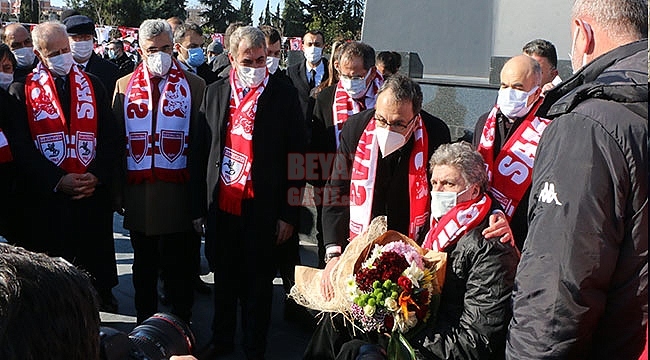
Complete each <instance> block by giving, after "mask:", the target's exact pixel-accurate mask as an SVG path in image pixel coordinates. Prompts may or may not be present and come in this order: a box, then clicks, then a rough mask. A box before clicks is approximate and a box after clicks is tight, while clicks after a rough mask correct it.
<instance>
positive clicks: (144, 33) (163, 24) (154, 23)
mask: <svg viewBox="0 0 650 360" xmlns="http://www.w3.org/2000/svg"><path fill="white" fill-rule="evenodd" d="M160 34H167V35H168V36H169V41H171V42H174V33H173V32H172V27H171V25H169V23H168V22H167V20H163V19H149V20H145V21H143V22H142V24H140V29H139V30H138V39H139V40H140V42H142V41H143V40H151V39H153V38H155V37H156V36H158V35H160Z"/></svg>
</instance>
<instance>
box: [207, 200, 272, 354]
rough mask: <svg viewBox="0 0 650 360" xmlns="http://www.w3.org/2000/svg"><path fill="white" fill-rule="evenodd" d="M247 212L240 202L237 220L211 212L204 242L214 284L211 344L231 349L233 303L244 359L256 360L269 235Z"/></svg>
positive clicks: (268, 277)
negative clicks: (241, 336) (208, 243)
mask: <svg viewBox="0 0 650 360" xmlns="http://www.w3.org/2000/svg"><path fill="white" fill-rule="evenodd" d="M253 207H254V201H253V200H251V201H244V202H243V204H242V216H235V215H232V214H227V213H224V212H222V211H220V210H215V211H213V212H212V213H213V214H212V215H211V216H210V217H209V218H208V222H207V228H206V232H207V233H206V238H207V240H206V241H211V242H213V245H214V246H210V247H209V249H210V250H209V251H210V252H211V254H210V256H211V258H212V259H213V261H212V264H211V265H212V267H213V271H214V284H215V291H214V308H215V310H214V319H213V322H212V330H213V339H212V340H213V342H214V343H216V344H224V345H230V344H233V343H234V336H235V330H236V325H237V322H236V321H237V305H238V303H239V305H240V306H241V327H242V332H243V337H244V338H243V341H242V343H243V348H244V353H245V354H246V356H247V358H248V359H261V358H263V357H264V353H265V351H266V343H267V335H268V330H269V324H270V319H271V305H272V298H273V278H274V276H275V270H276V269H275V262H274V258H273V256H274V252H273V247H274V243H275V235H274V231H272V230H271V229H270V226H269V224H264V223H262V220H261V219H259V218H257V217H256V216H254V215H253V214H254V209H253ZM215 212H216V214H214V213H215ZM210 219H214V221H210Z"/></svg>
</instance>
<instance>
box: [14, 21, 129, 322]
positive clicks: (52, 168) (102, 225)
mask: <svg viewBox="0 0 650 360" xmlns="http://www.w3.org/2000/svg"><path fill="white" fill-rule="evenodd" d="M32 37H33V39H34V49H35V50H36V52H37V56H38V58H39V60H40V63H39V65H38V66H37V67H36V71H35V72H34V73H32V74H31V75H30V76H28V77H27V79H26V82H25V94H26V98H27V99H26V104H27V119H24V118H23V119H19V120H21V121H15V122H14V126H15V131H14V136H13V138H10V139H9V140H10V141H11V142H10V145H11V147H12V152H13V155H14V159H15V162H16V166H17V168H18V171H20V173H21V176H22V177H21V179H24V181H23V183H22V184H21V186H23V187H24V189H28V190H29V191H24V194H26V195H25V199H24V204H25V205H24V206H25V208H26V211H27V212H30V214H31V215H32V217H33V219H35V221H36V224H37V226H31V227H29V228H27V229H25V230H24V231H25V233H26V236H25V237H24V238H25V239H28V240H30V241H29V242H28V243H25V244H20V245H22V246H24V247H25V248H28V249H30V250H33V251H38V252H47V253H48V254H50V255H52V256H63V257H64V258H66V259H67V260H68V261H70V262H72V263H73V264H75V265H77V266H78V267H80V268H83V269H84V270H86V271H87V272H88V273H89V274H90V275H91V276H92V279H93V285H94V286H95V288H96V289H97V291H98V293H99V296H100V300H101V303H102V309H103V310H105V311H116V310H117V303H116V300H115V298H114V297H113V295H112V293H111V288H112V287H114V286H115V285H117V268H116V264H115V246H114V245H115V244H114V241H113V211H112V208H111V197H110V186H111V184H112V181H113V180H114V179H113V170H114V169H115V168H116V167H117V165H118V162H117V160H118V156H119V154H120V153H121V151H120V150H121V149H120V135H119V131H118V129H117V124H116V121H115V119H114V118H113V114H112V112H111V108H110V100H109V96H108V94H107V93H106V90H105V88H104V86H103V85H102V84H101V82H100V80H99V79H98V78H97V77H95V76H94V75H92V74H87V73H84V72H83V71H80V70H79V69H78V68H77V67H76V66H75V65H74V60H73V59H72V54H70V52H69V51H68V50H67V49H69V43H68V37H67V33H66V29H65V26H64V25H61V24H60V23H57V22H45V23H42V24H39V25H37V26H36V27H35V28H34V30H33V31H32ZM91 84H92V86H91Z"/></svg>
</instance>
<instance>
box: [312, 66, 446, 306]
mask: <svg viewBox="0 0 650 360" xmlns="http://www.w3.org/2000/svg"><path fill="white" fill-rule="evenodd" d="M421 107H422V91H421V90H420V86H419V85H418V84H417V83H416V82H414V81H413V80H411V79H409V78H408V77H406V76H403V75H400V74H396V75H394V76H391V77H390V78H389V80H387V81H386V82H385V83H384V84H383V85H382V87H381V88H380V90H379V92H378V95H377V105H376V111H375V109H371V110H366V111H364V112H361V113H359V114H356V115H353V116H351V117H350V119H349V120H348V121H347V122H346V123H345V125H344V126H343V130H342V132H341V144H340V145H339V148H338V151H337V154H336V159H335V160H334V165H333V169H334V171H333V172H332V175H331V177H330V179H329V180H328V182H327V185H326V187H325V193H324V196H323V201H324V206H323V230H324V234H323V235H324V236H323V237H324V242H325V246H326V255H325V262H326V263H327V264H326V266H325V274H329V272H330V271H331V270H332V268H333V267H334V264H335V263H336V262H337V261H338V256H339V255H341V252H342V250H343V248H344V247H345V244H346V243H347V241H348V239H350V240H349V241H354V240H353V237H354V236H356V235H358V234H360V233H362V232H363V230H364V229H365V227H367V226H368V224H369V223H370V220H371V219H373V218H375V217H376V216H381V215H386V216H387V218H388V229H389V230H396V231H399V232H401V233H403V234H405V235H408V236H409V237H411V238H412V239H414V240H416V241H420V240H421V237H422V236H423V235H424V232H423V229H425V228H426V225H427V224H426V222H427V220H428V219H429V216H428V208H427V204H428V196H429V186H428V184H429V181H428V174H427V169H426V164H427V159H429V157H430V156H431V154H433V152H434V151H435V150H436V148H438V146H439V145H440V144H444V143H448V142H450V141H451V137H450V134H449V128H448V127H447V125H446V124H445V123H444V122H443V121H442V120H440V119H438V118H436V117H434V116H432V115H430V114H428V113H426V112H424V111H421ZM373 139H374V140H373ZM361 142H363V144H361ZM358 148H360V149H364V150H365V149H367V151H360V150H357V149H358ZM419 159H421V161H422V162H420V160H419ZM418 165H420V166H418ZM357 174H358V175H359V176H357ZM351 189H354V190H355V191H354V192H353V191H352V190H351ZM347 199H349V201H346V200H347ZM425 203H426V204H425ZM323 278H324V279H329V276H328V275H323ZM332 291H333V289H332V285H331V284H330V283H329V282H326V283H324V284H322V292H323V294H324V295H325V296H326V298H329V296H331V294H332Z"/></svg>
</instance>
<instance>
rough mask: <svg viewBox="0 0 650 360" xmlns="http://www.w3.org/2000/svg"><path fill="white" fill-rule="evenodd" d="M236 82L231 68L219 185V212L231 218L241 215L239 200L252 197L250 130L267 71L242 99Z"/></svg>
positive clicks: (267, 76) (233, 69) (235, 76)
mask: <svg viewBox="0 0 650 360" xmlns="http://www.w3.org/2000/svg"><path fill="white" fill-rule="evenodd" d="M237 79H238V77H237V71H236V70H235V68H234V67H233V68H232V69H231V70H230V89H231V90H230V93H231V94H230V114H229V118H228V119H229V121H228V128H227V130H226V139H225V146H224V149H223V154H222V156H221V175H220V178H221V181H220V182H219V209H221V210H223V211H225V212H227V213H229V214H233V215H241V202H242V199H252V198H253V196H254V193H253V182H252V181H251V179H250V171H251V166H252V165H253V127H254V125H255V113H256V112H257V100H258V99H259V98H260V95H262V92H263V91H264V88H265V87H266V84H267V83H268V81H269V73H268V70H267V72H266V77H265V78H264V81H263V82H262V83H261V84H260V85H259V86H258V87H256V88H254V89H249V91H248V93H247V94H246V95H244V89H243V88H242V87H241V86H240V83H239V80H237Z"/></svg>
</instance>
